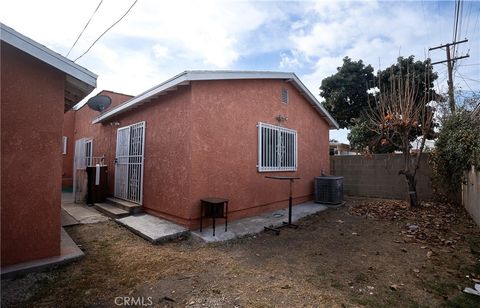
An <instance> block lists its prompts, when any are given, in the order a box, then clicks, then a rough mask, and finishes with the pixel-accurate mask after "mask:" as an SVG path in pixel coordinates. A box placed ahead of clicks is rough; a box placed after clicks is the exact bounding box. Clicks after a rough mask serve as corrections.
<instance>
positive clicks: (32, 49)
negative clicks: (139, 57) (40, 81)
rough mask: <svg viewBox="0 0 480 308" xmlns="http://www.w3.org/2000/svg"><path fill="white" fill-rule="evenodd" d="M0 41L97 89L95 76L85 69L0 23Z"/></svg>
mask: <svg viewBox="0 0 480 308" xmlns="http://www.w3.org/2000/svg"><path fill="white" fill-rule="evenodd" d="M0 30H1V32H0V39H1V40H2V41H4V42H6V43H8V44H10V45H12V46H13V47H15V48H18V49H20V50H21V51H23V52H25V53H27V54H29V55H31V56H33V57H35V58H37V59H39V60H41V61H43V62H45V63H47V64H49V65H51V66H53V67H55V68H56V69H58V70H60V71H62V72H64V73H66V74H68V75H70V76H72V77H75V78H76V79H78V80H80V81H82V82H84V83H86V84H87V85H89V86H91V87H93V88H96V87H97V77H98V76H97V75H96V74H95V73H92V72H90V71H89V70H87V69H86V68H84V67H82V66H80V65H78V64H76V63H74V62H73V61H71V60H69V59H67V58H65V57H64V56H62V55H60V54H58V53H56V52H54V51H52V50H51V49H48V48H47V47H45V46H43V45H41V44H39V43H37V42H35V41H34V40H32V39H30V38H28V37H26V36H25V35H23V34H21V33H19V32H17V31H15V30H13V29H12V28H10V27H8V26H6V25H4V24H3V23H0Z"/></svg>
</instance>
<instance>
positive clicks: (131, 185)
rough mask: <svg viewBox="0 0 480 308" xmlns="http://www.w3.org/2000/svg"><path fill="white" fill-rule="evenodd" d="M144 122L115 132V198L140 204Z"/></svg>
mask: <svg viewBox="0 0 480 308" xmlns="http://www.w3.org/2000/svg"><path fill="white" fill-rule="evenodd" d="M144 147H145V122H140V123H136V124H133V125H130V126H126V127H122V128H119V129H118V130H117V151H116V158H115V197H117V198H120V199H125V200H128V201H132V202H135V203H138V204H142V201H143V200H142V199H143V154H144Z"/></svg>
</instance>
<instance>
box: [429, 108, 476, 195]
mask: <svg viewBox="0 0 480 308" xmlns="http://www.w3.org/2000/svg"><path fill="white" fill-rule="evenodd" d="M442 124H443V125H442V129H441V131H440V133H439V135H438V139H437V141H436V142H435V149H434V151H433V152H432V160H431V162H432V164H433V171H434V178H433V184H434V190H435V193H436V195H437V196H439V197H441V198H444V199H447V200H448V201H450V202H455V203H458V202H459V200H460V198H459V196H460V192H461V185H462V182H463V179H464V172H465V171H466V170H469V169H470V168H471V166H472V165H474V166H476V167H477V168H478V167H479V166H480V117H479V116H478V115H477V116H474V115H473V114H472V113H471V112H468V111H458V112H457V113H455V114H453V115H451V116H449V117H448V118H446V119H445V120H444V122H443V123H442Z"/></svg>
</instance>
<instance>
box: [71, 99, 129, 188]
mask: <svg viewBox="0 0 480 308" xmlns="http://www.w3.org/2000/svg"><path fill="white" fill-rule="evenodd" d="M97 95H107V96H109V97H110V98H111V99H112V104H111V105H110V106H109V109H107V110H110V109H112V108H113V107H115V106H117V105H119V104H120V103H123V102H125V101H126V100H129V99H131V98H132V97H133V96H131V95H126V94H121V93H116V92H112V91H105V90H104V91H101V92H100V93H98V94H97ZM97 115H98V112H96V111H93V110H92V109H90V108H88V106H87V105H86V104H85V105H83V106H82V107H81V108H80V109H79V110H74V109H72V110H69V111H68V112H66V113H65V115H64V121H63V141H64V149H66V151H63V174H62V188H66V189H72V187H73V160H74V159H73V158H74V152H75V140H77V139H79V138H77V137H78V132H76V125H78V126H79V127H80V128H81V129H83V128H84V125H85V124H86V125H87V126H88V125H89V124H90V123H91V121H92V119H93V118H95V117H96V116H97ZM90 128H91V131H83V133H84V134H87V135H89V136H91V137H97V135H96V134H97V133H99V132H100V130H97V126H91V127H90ZM96 139H97V142H98V138H96ZM65 142H66V147H65ZM109 142H110V141H109Z"/></svg>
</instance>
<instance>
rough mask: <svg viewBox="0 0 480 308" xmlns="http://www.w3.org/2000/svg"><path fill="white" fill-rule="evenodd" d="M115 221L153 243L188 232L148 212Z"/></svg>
mask: <svg viewBox="0 0 480 308" xmlns="http://www.w3.org/2000/svg"><path fill="white" fill-rule="evenodd" d="M115 221H116V222H118V223H119V224H121V225H122V226H125V227H126V228H127V229H129V230H131V231H132V232H133V233H135V234H137V235H139V236H141V237H143V238H144V239H146V240H147V241H150V242H152V243H154V244H159V243H162V242H165V241H168V240H172V239H175V238H178V237H180V236H182V235H186V234H188V232H189V231H188V230H187V229H186V228H184V227H182V226H179V225H177V224H175V223H173V222H170V221H167V220H165V219H161V218H158V217H155V216H152V215H149V214H137V215H133V216H127V217H124V218H120V219H115Z"/></svg>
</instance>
